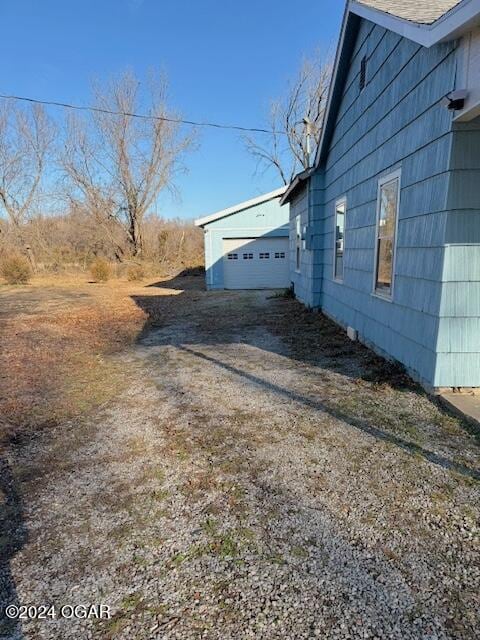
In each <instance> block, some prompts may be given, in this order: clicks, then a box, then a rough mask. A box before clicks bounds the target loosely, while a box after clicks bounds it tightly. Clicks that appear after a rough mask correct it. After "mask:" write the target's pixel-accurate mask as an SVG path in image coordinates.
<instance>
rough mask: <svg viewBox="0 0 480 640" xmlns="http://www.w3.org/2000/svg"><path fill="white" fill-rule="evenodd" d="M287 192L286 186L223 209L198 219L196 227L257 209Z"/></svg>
mask: <svg viewBox="0 0 480 640" xmlns="http://www.w3.org/2000/svg"><path fill="white" fill-rule="evenodd" d="M286 190H287V187H286V186H285V187H281V188H280V189H275V191H270V192H269V193H264V194H263V195H261V196H257V197H256V198H252V199H251V200H246V201H245V202H240V203H239V204H236V205H235V206H233V207H229V208H228V209H222V211H217V212H216V213H212V214H211V215H208V216H204V217H203V218H198V220H195V226H197V227H203V226H204V225H206V224H208V223H209V222H215V220H220V219H221V218H225V217H226V216H231V215H232V214H233V213H238V212H239V211H243V210H244V209H250V208H251V207H255V206H256V205H257V204H262V203H263V202H268V201H269V200H274V199H275V198H280V196H283V194H284V193H285V191H286Z"/></svg>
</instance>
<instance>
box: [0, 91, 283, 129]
mask: <svg viewBox="0 0 480 640" xmlns="http://www.w3.org/2000/svg"><path fill="white" fill-rule="evenodd" d="M0 98H3V99H5V100H20V101H22V102H32V103H34V104H43V105H46V106H52V107H63V108H65V109H74V110H76V111H92V112H95V113H104V114H107V115H111V116H128V117H129V118H140V119H142V120H162V121H164V122H173V123H175V124H188V125H191V126H193V127H214V128H216V129H233V130H236V131H248V132H253V133H268V134H271V135H273V134H274V133H280V134H282V135H286V132H285V131H272V130H271V129H261V128H258V127H241V126H240V125H234V124H219V123H218V122H195V121H194V120H183V119H182V118H169V117H167V116H149V115H147V114H145V113H129V112H128V111H110V109H102V108H101V107H92V106H82V105H77V104H70V103H68V102H55V101H54V100H38V99H36V98H28V97H25V96H14V95H4V94H1V93H0Z"/></svg>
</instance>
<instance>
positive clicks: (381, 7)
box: [357, 0, 463, 24]
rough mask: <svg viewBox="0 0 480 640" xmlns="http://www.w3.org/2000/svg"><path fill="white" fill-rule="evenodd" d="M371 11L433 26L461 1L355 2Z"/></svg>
mask: <svg viewBox="0 0 480 640" xmlns="http://www.w3.org/2000/svg"><path fill="white" fill-rule="evenodd" d="M357 1H358V2H359V3H360V4H364V5H365V6H367V7H370V8H371V9H377V10H378V11H383V12H385V13H390V14H391V15H393V16H396V17H397V18H402V19H403V20H409V21H410V22H416V23H418V24H433V23H434V22H435V21H436V20H438V19H439V18H441V17H442V16H443V15H445V14H446V13H448V12H449V11H450V10H451V9H453V8H454V7H456V6H457V5H458V4H460V3H461V2H462V1H463V0H357Z"/></svg>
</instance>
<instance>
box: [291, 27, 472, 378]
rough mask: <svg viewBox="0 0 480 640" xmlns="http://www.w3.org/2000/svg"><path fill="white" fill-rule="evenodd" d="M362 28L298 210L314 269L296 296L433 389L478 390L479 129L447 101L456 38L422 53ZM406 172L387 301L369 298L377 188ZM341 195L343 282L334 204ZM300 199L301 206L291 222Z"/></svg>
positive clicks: (410, 44) (386, 33)
mask: <svg viewBox="0 0 480 640" xmlns="http://www.w3.org/2000/svg"><path fill="white" fill-rule="evenodd" d="M357 31H358V33H357V37H356V42H355V44H354V46H353V49H352V54H351V61H350V66H349V68H348V72H347V74H346V79H345V83H344V88H343V92H342V94H341V99H340V101H339V103H338V105H337V107H338V108H337V114H336V122H335V126H334V127H333V129H332V132H331V136H330V142H329V147H328V149H327V152H326V153H324V154H323V156H322V157H323V163H322V165H321V166H320V167H319V169H318V170H317V172H316V173H315V174H314V175H313V176H312V178H311V179H310V181H309V184H306V185H305V186H304V192H305V193H306V192H307V190H308V189H309V190H310V212H308V211H304V207H303V205H302V207H301V208H302V215H304V216H305V218H308V216H310V218H311V221H312V224H313V228H314V240H313V251H312V252H311V253H312V255H311V256H310V257H309V261H310V263H309V265H308V268H306V269H305V272H304V273H302V274H301V275H300V276H298V274H297V275H296V276H295V278H296V290H297V292H298V297H299V298H300V299H302V300H303V301H305V302H306V303H307V304H309V305H311V306H316V307H319V308H321V309H322V310H323V311H324V312H325V313H326V314H327V315H329V316H331V317H333V318H334V319H335V320H336V321H337V322H339V324H341V325H343V326H351V327H354V328H355V329H357V331H358V333H359V336H360V338H361V339H362V340H363V341H364V342H366V343H367V344H369V345H371V346H372V347H373V348H375V349H376V350H377V351H379V352H381V353H383V354H385V355H387V356H389V357H393V358H395V359H397V360H398V361H400V362H402V363H403V364H404V365H405V366H406V367H407V369H408V370H409V371H410V372H411V373H412V374H413V375H414V377H416V378H417V379H419V380H420V381H421V382H423V383H424V384H425V385H426V386H429V387H444V386H445V387H446V386H480V357H479V356H480V350H479V345H480V338H479V337H478V330H479V328H480V320H479V318H480V254H479V247H480V245H478V244H476V243H478V242H480V219H479V217H480V186H479V185H480V125H479V124H477V125H475V123H470V124H469V125H454V123H453V116H452V113H451V112H450V111H448V110H447V109H446V108H445V107H444V106H443V105H442V104H441V99H442V97H443V96H445V94H447V93H448V92H450V91H452V90H453V89H454V88H455V80H456V69H457V60H456V46H457V43H456V42H449V43H442V44H439V45H436V46H433V47H431V48H430V49H426V48H424V47H421V46H419V45H418V44H416V43H413V42H411V41H409V40H407V39H405V38H402V37H400V36H399V35H397V34H394V33H392V32H389V31H387V30H385V29H383V28H382V27H380V26H378V25H374V24H372V23H370V22H368V21H366V20H362V21H361V22H360V24H359V27H358V30H357ZM365 55H366V56H367V58H368V64H367V84H366V87H365V88H364V89H363V90H362V91H360V88H359V82H358V79H359V78H358V74H359V70H360V60H361V59H362V57H363V56H365ZM398 169H400V170H401V192H400V205H399V212H398V230H397V238H396V260H395V281H394V290H393V299H392V301H386V300H382V299H380V298H379V297H377V296H374V295H372V289H373V274H374V267H375V242H376V211H377V190H378V181H379V179H381V178H382V177H384V176H386V175H388V174H390V173H392V172H394V171H396V170H398ZM343 196H346V198H347V211H346V231H345V254H344V281H343V283H338V282H336V281H335V280H334V278H333V259H334V255H333V254H334V231H335V218H334V211H335V202H336V201H337V200H338V199H339V198H341V197H343ZM303 197H304V195H303V196H302V195H297V199H296V200H294V201H293V204H292V212H291V216H292V217H293V216H294V215H295V211H294V210H295V206H297V205H298V206H300V202H303V200H302V198H303ZM465 237H469V238H470V244H469V243H466V242H465V241H464V238H465ZM475 332H476V333H475ZM455 354H457V355H455ZM464 356H466V358H465V367H464V369H465V370H462V366H461V361H460V359H461V358H462V357H464Z"/></svg>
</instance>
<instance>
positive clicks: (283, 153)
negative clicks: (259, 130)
mask: <svg viewBox="0 0 480 640" xmlns="http://www.w3.org/2000/svg"><path fill="white" fill-rule="evenodd" d="M330 75H331V64H330V62H329V61H327V62H323V61H322V60H321V59H320V57H319V56H316V57H315V58H314V59H313V60H305V61H304V62H303V64H302V66H301V68H300V70H299V72H298V75H297V77H296V78H295V79H294V81H293V82H292V83H291V84H290V86H289V89H288V91H287V93H286V95H285V96H284V97H283V98H282V99H280V100H274V101H272V103H271V106H270V115H269V126H270V128H271V130H272V131H273V134H272V135H271V136H270V138H269V139H267V140H266V141H265V138H262V139H259V138H256V137H252V136H244V142H245V145H246V148H247V150H248V151H249V153H251V155H252V156H253V157H254V158H256V160H257V170H258V169H262V170H263V171H268V170H269V169H274V170H275V171H276V172H277V173H278V175H279V176H280V178H281V180H282V182H283V183H284V184H288V183H289V182H291V181H292V179H293V177H294V176H295V175H296V174H297V173H298V172H299V171H301V170H303V169H308V168H309V166H310V165H311V162H312V160H313V157H314V155H315V151H316V148H317V146H318V143H319V142H320V137H321V131H322V126H323V117H324V113H325V107H326V100H327V93H328V87H329V82H330ZM307 122H308V123H309V124H308V130H309V134H310V136H311V139H310V143H311V149H310V153H309V152H308V145H307V135H306V134H307V131H306V126H307V125H306V123H307Z"/></svg>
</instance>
